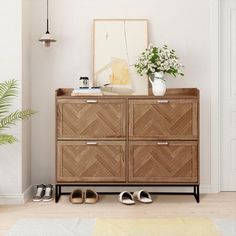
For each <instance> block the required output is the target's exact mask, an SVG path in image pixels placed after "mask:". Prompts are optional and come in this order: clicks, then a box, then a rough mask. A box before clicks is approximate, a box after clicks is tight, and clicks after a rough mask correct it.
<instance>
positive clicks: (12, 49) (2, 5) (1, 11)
mask: <svg viewBox="0 0 236 236" xmlns="http://www.w3.org/2000/svg"><path fill="white" fill-rule="evenodd" d="M20 9H21V3H20V1H18V0H12V1H4V0H1V1H0V29H1V37H0V52H1V53H0V81H1V82H3V81H5V80H10V79H16V80H18V82H19V85H20V84H21V73H22V68H21V10H20ZM4 36H6V37H4ZM20 107H21V97H20V94H19V96H18V98H17V99H16V100H15V101H14V107H13V109H17V108H20ZM9 132H11V133H12V134H14V135H15V136H16V137H17V138H18V140H19V142H18V143H15V144H13V145H5V146H0V180H1V181H0V195H15V194H19V193H21V178H20V176H21V143H20V141H21V125H20V124H18V125H17V126H15V127H14V128H13V129H12V130H11V131H9Z"/></svg>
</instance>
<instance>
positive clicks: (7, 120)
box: [0, 109, 34, 130]
mask: <svg viewBox="0 0 236 236" xmlns="http://www.w3.org/2000/svg"><path fill="white" fill-rule="evenodd" d="M33 114H34V112H33V111H31V110H30V109H28V110H24V111H15V112H12V113H11V114H9V115H8V116H6V117H4V118H3V119H2V120H1V121H0V130H3V129H6V128H10V126H11V125H15V124H16V121H19V120H23V119H26V118H28V117H30V116H31V115H33Z"/></svg>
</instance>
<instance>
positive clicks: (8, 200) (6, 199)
mask: <svg viewBox="0 0 236 236" xmlns="http://www.w3.org/2000/svg"><path fill="white" fill-rule="evenodd" d="M32 189H33V188H32V186H29V187H28V188H27V189H26V190H25V191H24V192H23V193H22V194H6V195H5V194H4V195H0V205H21V204H24V203H26V202H27V201H28V200H29V199H30V198H31V196H32Z"/></svg>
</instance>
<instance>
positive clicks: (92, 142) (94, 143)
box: [86, 141, 97, 145]
mask: <svg viewBox="0 0 236 236" xmlns="http://www.w3.org/2000/svg"><path fill="white" fill-rule="evenodd" d="M86 144H87V145H97V142H94V141H91V142H86Z"/></svg>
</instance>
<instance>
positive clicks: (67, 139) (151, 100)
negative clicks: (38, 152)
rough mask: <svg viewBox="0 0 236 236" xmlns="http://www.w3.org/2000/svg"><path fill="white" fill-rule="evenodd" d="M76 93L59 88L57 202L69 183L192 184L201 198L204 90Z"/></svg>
mask: <svg viewBox="0 0 236 236" xmlns="http://www.w3.org/2000/svg"><path fill="white" fill-rule="evenodd" d="M71 91H72V90H71V89H58V90H57V91H56V182H57V183H56V201H58V200H59V197H60V195H62V194H67V193H66V192H62V189H61V188H62V187H65V186H77V185H80V186H82V185H84V186H88V185H93V186H109V185H113V186H127V185H128V186H138V185H140V186H147V185H153V186H191V187H193V192H190V193H187V194H193V195H194V196H195V198H196V200H197V202H199V91H198V89H194V88H193V89H168V90H167V93H166V95H165V96H163V97H155V96H118V95H117V96H108V95H104V96H96V97H94V96H83V97H82V96H77V97H75V96H71V95H70V94H71ZM159 194H161V193H159ZM165 194H171V193H170V192H169V193H165ZM179 194H181V193H179ZM182 194H186V193H182Z"/></svg>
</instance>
